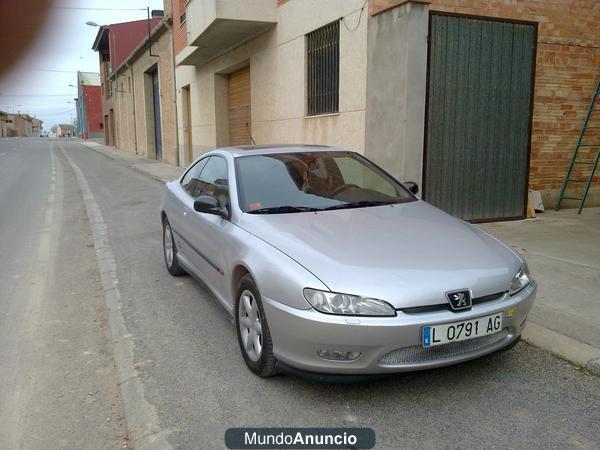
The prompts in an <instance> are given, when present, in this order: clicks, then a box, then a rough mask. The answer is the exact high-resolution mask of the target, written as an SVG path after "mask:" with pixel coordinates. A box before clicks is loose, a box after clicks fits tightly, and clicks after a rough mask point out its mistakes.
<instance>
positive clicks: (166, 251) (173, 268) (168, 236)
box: [163, 217, 186, 277]
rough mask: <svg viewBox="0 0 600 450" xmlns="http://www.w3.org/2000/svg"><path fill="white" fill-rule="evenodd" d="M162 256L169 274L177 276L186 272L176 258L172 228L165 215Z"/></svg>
mask: <svg viewBox="0 0 600 450" xmlns="http://www.w3.org/2000/svg"><path fill="white" fill-rule="evenodd" d="M163 256H164V258H165V265H166V266H167V270H168V271H169V273H170V274H171V275H173V276H174V277H179V276H181V275H185V274H186V272H185V270H183V268H182V267H181V266H180V265H179V261H178V260H177V246H176V245H175V239H174V238H173V230H172V229H171V224H169V220H168V219H167V218H166V217H165V218H164V219H163Z"/></svg>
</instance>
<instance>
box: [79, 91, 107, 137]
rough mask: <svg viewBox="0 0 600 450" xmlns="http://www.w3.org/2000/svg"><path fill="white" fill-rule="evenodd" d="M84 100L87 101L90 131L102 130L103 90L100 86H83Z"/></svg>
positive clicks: (86, 107) (97, 131)
mask: <svg viewBox="0 0 600 450" xmlns="http://www.w3.org/2000/svg"><path fill="white" fill-rule="evenodd" d="M82 90H83V101H84V102H85V103H84V105H85V109H86V117H87V121H88V123H87V129H88V132H89V133H99V132H101V131H102V128H101V127H100V124H101V123H102V120H103V119H102V92H101V89H100V86H83V87H82Z"/></svg>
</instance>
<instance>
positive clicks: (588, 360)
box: [480, 208, 600, 373]
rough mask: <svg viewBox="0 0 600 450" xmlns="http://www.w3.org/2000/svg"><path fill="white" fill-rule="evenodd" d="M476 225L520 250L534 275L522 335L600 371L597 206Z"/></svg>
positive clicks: (599, 223)
mask: <svg viewBox="0 0 600 450" xmlns="http://www.w3.org/2000/svg"><path fill="white" fill-rule="evenodd" d="M480 226H481V228H483V229H485V230H486V231H488V232H490V233H492V234H493V235H494V236H496V237H498V238H499V239H501V240H502V241H504V242H506V243H507V244H510V245H512V246H513V247H514V248H515V249H516V250H518V251H519V252H520V253H521V254H523V256H524V257H525V258H526V259H527V263H528V265H529V268H530V270H531V273H532V275H533V277H534V278H535V279H536V280H537V281H538V284H539V287H538V294H537V299H536V302H535V304H534V307H533V309H532V311H531V313H530V315H529V324H528V325H527V327H526V329H525V332H524V333H523V339H524V340H525V341H527V342H529V343H531V344H533V345H536V346H538V347H541V348H544V349H546V350H548V351H551V352H553V353H555V354H558V355H559V356H561V357H563V358H565V359H567V360H569V361H571V362H573V363H575V364H577V365H579V366H581V367H586V368H587V369H589V370H591V371H594V372H596V373H600V208H586V209H584V210H583V213H582V214H581V215H577V213H576V210H575V209H563V210H560V211H558V212H556V211H547V212H545V213H542V214H538V216H537V218H535V219H527V220H519V221H513V222H496V223H487V224H481V225H480Z"/></svg>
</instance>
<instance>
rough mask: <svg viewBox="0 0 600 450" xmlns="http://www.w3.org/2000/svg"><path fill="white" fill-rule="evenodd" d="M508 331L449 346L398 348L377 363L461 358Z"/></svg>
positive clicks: (408, 362)
mask: <svg viewBox="0 0 600 450" xmlns="http://www.w3.org/2000/svg"><path fill="white" fill-rule="evenodd" d="M508 333H509V329H508V328H504V329H503V330H502V331H501V332H499V333H495V334H491V335H489V336H482V337H479V338H475V339H470V340H468V341H462V342H452V343H450V344H444V345H439V346H435V347H422V346H420V345H414V346H412V347H404V348H399V349H398V350H393V351H391V352H389V353H386V354H385V355H383V356H382V357H381V358H380V359H379V362H380V363H381V364H385V365H394V366H395V365H399V364H417V363H421V362H430V361H437V360H440V359H446V358H452V357H454V356H461V355H464V354H466V353H471V352H476V351H478V350H483V349H485V348H486V347H490V346H492V345H494V344H496V343H498V342H500V341H502V340H503V339H505V338H506V336H508Z"/></svg>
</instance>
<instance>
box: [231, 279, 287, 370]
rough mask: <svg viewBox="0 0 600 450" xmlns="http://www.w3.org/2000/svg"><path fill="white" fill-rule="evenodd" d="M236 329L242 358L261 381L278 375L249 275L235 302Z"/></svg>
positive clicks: (271, 345) (267, 331)
mask: <svg viewBox="0 0 600 450" xmlns="http://www.w3.org/2000/svg"><path fill="white" fill-rule="evenodd" d="M235 325H236V329H237V335H238V342H239V344H240V349H241V351H242V356H243V357H244V361H245V362H246V365H247V366H248V368H249V369H250V370H251V371H252V372H254V373H255V374H256V375H258V376H260V377H270V376H273V375H276V374H277V370H276V367H275V366H276V362H277V360H276V359H275V356H274V355H273V341H272V340H271V333H270V332H269V325H268V323H267V318H266V317H265V310H264V309H263V305H262V301H261V298H260V293H259V292H258V288H257V287H256V284H255V283H254V280H253V279H252V277H251V276H250V275H245V276H244V277H242V279H241V281H240V285H239V288H238V291H237V297H236V302H235Z"/></svg>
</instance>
